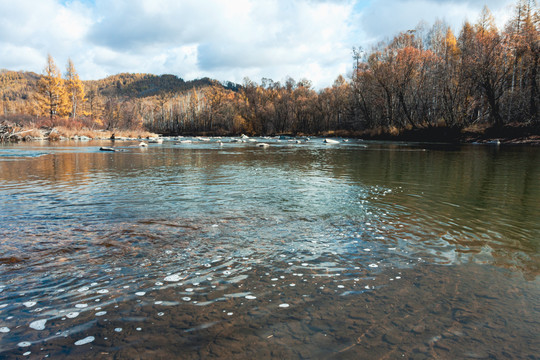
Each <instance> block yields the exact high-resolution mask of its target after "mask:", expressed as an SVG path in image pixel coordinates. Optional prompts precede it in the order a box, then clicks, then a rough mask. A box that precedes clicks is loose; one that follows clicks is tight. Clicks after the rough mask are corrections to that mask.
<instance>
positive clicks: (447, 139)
mask: <svg viewBox="0 0 540 360" xmlns="http://www.w3.org/2000/svg"><path fill="white" fill-rule="evenodd" d="M242 135H243V134H221V133H208V132H205V133H189V134H156V133H152V132H148V131H146V130H144V129H130V130H99V129H98V130H95V129H86V128H83V129H70V128H68V127H63V126H61V127H54V128H40V129H36V128H27V127H16V126H13V125H12V126H11V127H10V128H9V131H8V130H6V128H4V133H1V132H0V137H2V139H1V140H2V141H14V142H18V141H44V140H45V141H61V140H144V139H153V138H158V137H162V136H166V137H198V136H204V137H212V136H219V137H222V136H223V137H239V136H242ZM249 135H251V136H254V137H258V136H262V135H257V134H249ZM283 135H285V136H290V137H306V136H310V137H320V138H325V137H328V138H355V139H362V140H374V141H396V142H398V141H399V142H417V143H449V144H472V143H478V144H496V145H535V146H537V145H540V125H528V126H527V125H520V124H518V125H516V124H508V125H504V126H503V127H500V128H494V127H482V126H476V127H469V128H465V129H461V128H458V127H446V126H440V127H425V128H416V129H404V130H399V131H398V130H396V129H375V130H364V131H350V130H339V131H329V132H323V133H320V134H302V133H296V134H295V133H293V134H271V135H269V136H283Z"/></svg>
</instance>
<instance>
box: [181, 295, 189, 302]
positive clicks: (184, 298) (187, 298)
mask: <svg viewBox="0 0 540 360" xmlns="http://www.w3.org/2000/svg"><path fill="white" fill-rule="evenodd" d="M182 300H184V301H191V298H190V297H188V296H185V297H183V298H182Z"/></svg>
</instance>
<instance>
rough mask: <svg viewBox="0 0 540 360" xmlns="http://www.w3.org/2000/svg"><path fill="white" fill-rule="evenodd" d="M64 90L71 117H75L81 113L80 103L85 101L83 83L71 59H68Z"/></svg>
mask: <svg viewBox="0 0 540 360" xmlns="http://www.w3.org/2000/svg"><path fill="white" fill-rule="evenodd" d="M65 78H66V80H65V83H66V92H67V96H68V98H69V105H70V109H69V114H70V116H71V117H72V118H75V117H77V116H78V115H80V114H81V113H82V109H83V107H82V105H83V103H84V102H85V94H84V85H83V83H82V81H81V79H80V78H79V74H77V70H75V65H73V61H71V59H68V64H67V67H66V74H65Z"/></svg>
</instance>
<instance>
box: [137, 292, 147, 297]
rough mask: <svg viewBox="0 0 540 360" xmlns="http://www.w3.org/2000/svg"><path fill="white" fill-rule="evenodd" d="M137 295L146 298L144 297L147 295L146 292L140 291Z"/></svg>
mask: <svg viewBox="0 0 540 360" xmlns="http://www.w3.org/2000/svg"><path fill="white" fill-rule="evenodd" d="M135 295H137V296H144V295H146V293H145V292H144V291H139V292H136V293H135Z"/></svg>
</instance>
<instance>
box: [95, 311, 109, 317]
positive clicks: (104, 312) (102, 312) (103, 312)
mask: <svg viewBox="0 0 540 360" xmlns="http://www.w3.org/2000/svg"><path fill="white" fill-rule="evenodd" d="M106 313H107V312H106V311H98V312H97V313H96V316H103V315H105V314H106Z"/></svg>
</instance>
